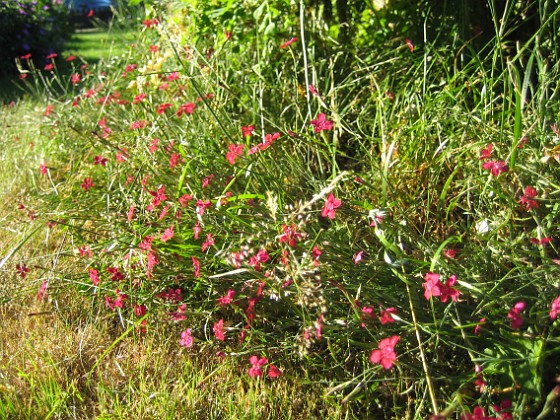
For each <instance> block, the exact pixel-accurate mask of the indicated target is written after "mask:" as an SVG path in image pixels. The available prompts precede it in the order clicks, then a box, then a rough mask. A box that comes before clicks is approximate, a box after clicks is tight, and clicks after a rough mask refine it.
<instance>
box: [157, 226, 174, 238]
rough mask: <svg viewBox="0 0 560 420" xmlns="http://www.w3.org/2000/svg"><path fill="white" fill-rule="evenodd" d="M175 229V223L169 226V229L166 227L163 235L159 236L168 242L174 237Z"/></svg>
mask: <svg viewBox="0 0 560 420" xmlns="http://www.w3.org/2000/svg"><path fill="white" fill-rule="evenodd" d="M173 229H175V225H172V226H171V227H168V228H167V229H165V230H164V231H163V234H162V235H161V237H160V238H159V240H160V241H161V242H167V241H168V240H170V239H171V238H173V235H174V234H175V233H174V232H173Z"/></svg>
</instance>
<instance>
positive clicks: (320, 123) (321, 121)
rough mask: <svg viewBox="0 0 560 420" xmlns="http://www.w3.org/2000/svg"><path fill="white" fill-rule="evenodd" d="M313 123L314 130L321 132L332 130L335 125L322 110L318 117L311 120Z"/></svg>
mask: <svg viewBox="0 0 560 420" xmlns="http://www.w3.org/2000/svg"><path fill="white" fill-rule="evenodd" d="M311 125H313V131H315V132H316V133H320V132H321V131H323V130H326V131H328V130H331V129H332V127H333V122H332V121H329V120H327V117H326V115H325V114H323V113H322V112H321V113H320V114H319V115H318V116H317V119H315V120H311Z"/></svg>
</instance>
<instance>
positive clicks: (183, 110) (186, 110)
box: [177, 102, 196, 117]
mask: <svg viewBox="0 0 560 420" xmlns="http://www.w3.org/2000/svg"><path fill="white" fill-rule="evenodd" d="M195 108H196V105H195V104H194V103H193V102H189V103H188V104H182V105H180V106H179V109H178V110H177V116H178V117H181V116H182V115H183V114H187V115H191V114H192V113H193V112H194V109H195Z"/></svg>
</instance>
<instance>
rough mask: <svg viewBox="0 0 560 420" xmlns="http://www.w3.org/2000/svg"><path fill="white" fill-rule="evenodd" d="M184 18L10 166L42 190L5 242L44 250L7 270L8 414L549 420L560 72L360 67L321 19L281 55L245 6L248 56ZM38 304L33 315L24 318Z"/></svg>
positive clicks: (432, 59)
mask: <svg viewBox="0 0 560 420" xmlns="http://www.w3.org/2000/svg"><path fill="white" fill-rule="evenodd" d="M174 6H175V7H174V8H172V9H171V10H172V12H168V13H169V17H168V19H167V20H166V21H163V20H162V19H161V17H162V16H164V12H163V11H160V10H158V9H155V8H154V9H149V10H148V15H147V20H146V21H145V24H144V28H143V29H142V37H139V39H138V42H136V43H135V45H134V46H131V48H130V50H129V51H127V52H126V53H125V54H121V55H120V56H116V57H114V58H112V59H110V60H109V61H107V62H105V63H104V64H103V65H100V66H99V67H98V68H96V69H89V68H88V69H80V68H79V67H78V66H76V67H75V68H74V70H73V72H72V75H73V76H74V78H73V79H72V78H70V76H68V77H66V78H60V79H58V80H56V83H57V84H59V85H60V86H64V91H65V92H66V93H65V94H64V95H60V94H59V93H56V92H54V93H53V91H52V90H51V91H50V92H51V93H50V94H51V97H50V100H49V103H48V104H45V107H46V106H47V105H50V106H51V108H49V111H48V112H47V114H48V115H44V116H43V117H42V122H41V125H40V127H41V129H40V133H39V137H38V138H37V140H36V147H35V148H34V149H32V151H31V152H29V151H25V152H23V151H24V150H26V149H24V148H19V147H14V148H13V149H10V150H12V151H10V153H11V155H10V156H14V157H15V158H14V159H13V162H14V171H17V170H20V171H23V170H25V171H27V172H29V173H31V174H32V177H33V178H32V179H33V180H34V183H33V189H31V186H30V185H26V188H28V189H29V193H28V194H29V196H30V198H29V203H32V205H31V204H26V206H25V209H19V210H21V211H22V213H16V214H20V216H13V214H14V213H13V211H12V212H10V213H8V214H10V215H12V216H10V217H9V218H8V221H9V222H10V223H11V224H12V225H17V226H21V225H22V224H23V220H24V219H25V218H26V217H27V218H28V219H29V211H31V210H33V211H34V215H35V214H36V216H37V218H36V219H34V220H30V221H29V227H28V228H27V230H26V232H28V234H30V233H29V232H33V234H34V235H36V236H37V237H38V238H40V239H41V242H40V244H41V247H38V246H37V244H38V243H37V242H36V243H35V244H36V245H34V246H33V247H31V248H30V247H28V246H27V245H26V244H23V242H22V241H23V239H25V238H26V236H25V234H23V235H22V236H20V237H19V239H18V241H19V242H17V243H22V246H18V245H17V244H16V245H15V246H14V245H12V246H11V248H10V249H13V250H14V252H13V253H12V254H10V255H9V258H6V259H4V260H3V261H4V262H3V267H2V270H3V275H5V276H6V279H8V281H6V282H5V283H6V284H11V285H13V286H11V288H10V289H6V290H8V291H9V293H5V295H4V300H5V301H9V303H7V304H5V305H4V307H3V308H2V310H3V311H4V312H5V314H6V317H5V318H4V319H7V320H8V321H5V322H6V323H7V324H10V323H11V324H10V325H11V326H10V325H8V328H7V329H6V331H12V332H13V333H12V334H13V336H11V337H6V338H7V341H6V343H8V344H6V345H5V346H7V347H6V350H4V349H3V354H4V355H7V354H19V355H22V360H26V361H27V360H29V361H33V362H32V363H31V364H30V365H29V366H28V367H27V368H24V367H23V366H22V365H19V364H17V363H16V364H10V363H9V361H8V359H7V357H6V356H3V358H2V365H1V366H3V369H6V370H7V372H8V373H7V374H6V378H8V379H7V380H6V382H5V385H4V384H3V386H4V387H5V391H6V392H5V394H4V395H5V396H2V397H0V402H1V403H0V407H1V408H0V409H1V410H3V413H6V415H7V416H17V414H18V413H27V414H26V415H28V416H31V417H32V416H48V415H61V416H70V415H75V416H78V417H80V416H87V415H88V413H91V410H94V411H95V413H96V415H98V416H104V415H112V416H115V417H130V416H137V415H141V413H149V414H147V415H150V416H156V415H157V416H159V415H162V414H165V415H166V416H169V417H188V416H191V415H192V414H190V413H195V412H196V413H197V416H200V415H202V416H203V417H210V418H218V417H224V416H225V417H232V418H236V417H240V418H245V417H265V416H267V417H270V416H272V417H276V416H285V417H289V418H291V417H294V418H304V417H306V418H308V417H315V416H321V417H343V416H345V417H363V416H369V417H374V418H391V417H395V418H423V417H425V416H427V415H438V416H440V417H438V418H442V417H460V416H463V417H464V418H470V417H469V416H470V415H471V413H475V414H476V413H478V414H480V410H482V409H483V410H484V411H485V412H486V413H488V414H489V415H493V416H498V415H500V416H502V417H501V418H507V416H508V415H510V416H513V417H514V418H521V417H523V416H526V417H528V418H536V417H537V416H539V413H540V415H542V416H544V415H545V414H546V413H547V412H550V413H554V412H555V411H554V410H557V407H556V406H555V405H554V404H555V397H554V395H556V394H554V392H555V390H556V389H557V388H556V386H557V384H556V382H555V374H556V372H557V370H558V359H557V357H558V356H557V347H558V346H557V343H558V335H557V330H556V327H557V322H558V321H556V320H555V313H554V311H551V309H554V307H551V305H552V301H553V300H554V299H555V298H556V296H557V295H558V290H557V287H558V285H557V282H556V278H555V273H556V271H557V264H558V256H557V246H558V244H557V238H556V236H557V228H558V220H557V217H558V215H557V211H556V210H557V209H556V207H557V206H556V204H555V200H554V197H555V195H556V193H557V191H558V183H557V181H556V176H555V175H556V171H557V163H558V162H557V161H556V156H557V155H556V153H557V152H556V150H555V149H554V147H555V144H556V142H557V141H558V139H557V136H558V133H557V131H558V130H557V128H556V127H555V126H554V124H555V118H556V115H557V112H558V109H557V108H555V105H554V104H551V103H550V102H549V101H548V100H549V99H550V98H551V97H554V96H555V95H556V91H555V89H556V87H555V86H556V78H557V72H556V68H555V67H553V68H551V71H550V72H549V73H548V74H547V76H546V77H543V76H542V75H539V77H541V78H542V80H541V82H542V83H539V84H533V85H532V84H531V81H530V78H529V76H527V75H528V74H529V73H530V72H531V70H532V69H542V68H543V66H545V65H546V64H544V61H543V58H542V57H540V56H539V49H538V47H539V46H538V45H537V44H536V43H529V44H527V46H526V47H525V50H526V51H528V52H527V54H528V55H529V57H530V58H529V59H528V60H526V59H525V56H523V59H522V55H521V54H520V55H518V56H513V57H509V58H507V57H506V56H505V55H502V54H504V53H503V52H502V51H501V44H500V39H499V38H497V39H496V40H495V43H493V44H492V52H491V54H489V55H485V54H482V53H480V54H479V53H477V52H476V51H474V50H471V49H469V48H470V47H468V46H465V47H461V51H465V49H466V53H465V55H464V58H463V62H462V63H461V66H458V65H457V61H456V60H455V57H456V56H457V54H458V51H456V50H454V49H453V47H450V46H447V47H441V46H438V45H436V44H431V43H429V42H425V43H422V42H421V40H410V41H409V42H408V45H407V43H406V42H405V41H404V39H401V38H396V39H388V40H387V41H386V44H384V45H380V46H378V47H377V48H376V49H375V50H374V51H356V52H352V53H349V52H348V51H344V50H342V49H340V48H339V46H337V45H335V44H329V43H328V36H327V33H326V32H325V31H326V30H327V29H326V28H324V27H323V25H322V24H321V23H320V21H319V20H315V19H310V18H309V19H308V20H302V21H301V22H302V23H303V24H304V27H303V28H299V29H298V31H297V33H296V32H283V31H286V30H287V29H285V28H281V27H278V28H276V30H277V31H279V32H277V33H274V32H266V33H263V32H262V31H259V27H262V26H263V23H262V22H269V21H268V20H267V19H269V20H270V17H268V18H267V17H266V14H263V13H264V12H262V11H261V12H256V11H255V10H253V9H254V8H253V9H251V7H252V6H248V5H245V6H244V7H245V8H246V9H243V10H242V11H239V12H237V13H238V15H239V16H243V18H244V19H247V20H246V21H245V23H246V25H244V26H243V29H239V31H240V33H239V34H236V32H233V36H232V37H230V36H229V34H227V33H215V34H214V36H207V35H206V36H205V34H207V29H208V28H204V27H201V26H200V25H202V23H200V22H201V21H195V22H196V25H192V22H193V20H192V19H194V17H193V16H194V15H193V14H192V11H191V12H189V13H186V10H187V9H186V8H184V7H180V5H179V4H178V3H177V4H174ZM286 7H287V6H286ZM299 7H301V6H299ZM299 7H296V6H293V8H292V9H289V8H288V11H289V12H290V13H292V14H293V15H295V16H297V14H299V13H302V14H305V13H306V11H305V10H304V9H300V8H299ZM273 12H274V10H273V9H271V11H270V13H271V14H272V13H273ZM248 16H249V17H251V18H249V17H248ZM271 16H272V15H271ZM250 19H253V20H250ZM197 25H199V26H197ZM186 28H188V31H190V32H186V31H187V29H186ZM302 34H303V36H302ZM293 37H297V38H299V39H298V40H292V42H291V43H288V44H289V45H282V47H280V46H281V44H283V43H285V41H287V40H289V39H291V38H293ZM450 45H451V44H450ZM466 45H468V44H466ZM531 57H532V58H531ZM502 58H504V61H503V65H502V66H500V65H498V61H500V62H502V61H501V60H502ZM78 75H79V77H78ZM43 77H44V76H43ZM48 84H49V83H47V85H48ZM310 85H313V86H310ZM529 90H530V91H531V95H528V94H527V93H528V91H529ZM78 98H79V99H78ZM45 109H46V108H45ZM543 110H546V112H542V111H543ZM6 111H7V112H8V113H9V112H11V111H9V110H6ZM41 112H42V113H44V110H43V109H41ZM249 126H253V127H249ZM276 133H278V134H276ZM490 145H492V146H490ZM22 153H27V154H30V155H29V156H27V158H25V157H24V156H23V155H22ZM41 165H42V166H41ZM14 179H18V180H19V178H18V177H17V176H16V177H14ZM32 191H33V193H32ZM37 227H39V229H38V230H37V231H35V229H37ZM18 267H19V268H18ZM25 267H28V268H30V271H29V272H26V271H25ZM18 275H19V276H20V277H22V279H20V280H19V281H17V280H16V277H17V276H18ZM30 286H32V287H33V288H34V289H35V290H36V289H39V293H40V297H41V299H40V301H37V300H36V299H33V298H32V297H27V298H23V301H22V300H21V299H16V294H17V292H16V291H14V289H15V290H25V289H27V288H28V287H30ZM27 296H29V295H27ZM47 296H48V297H47ZM26 305H27V306H28V307H29V308H30V309H29V310H28V311H27V312H28V313H27V314H25V313H24V312H23V313H22V310H23V309H22V308H25V307H26ZM18 314H19V315H18ZM17 319H19V321H16V320H17ZM47 320H48V322H47ZM14 323H16V324H17V323H19V325H20V326H21V327H20V329H14V327H13V325H14ZM51 323H52V326H51V327H46V326H45V324H51ZM16 331H17V332H16ZM47 332H48V334H47ZM50 334H54V335H56V336H57V337H58V336H65V337H66V340H65V341H64V342H63V344H61V346H60V349H59V350H57V352H54V351H53V349H52V348H51V344H50V342H49V341H48V335H50ZM20 337H27V340H29V343H30V345H29V346H27V345H21V346H14V343H17V342H19V341H21V338H20ZM8 346H9V347H8ZM76 346H77V347H78V348H79V351H78V352H77V353H72V352H71V350H70V349H71V348H76ZM64 355H67V356H66V357H65V356H64ZM265 359H266V360H265ZM259 360H260V362H259ZM39 372H48V373H45V374H43V375H40V374H39ZM260 374H262V377H261V376H260ZM278 375H280V376H278ZM201 393H203V394H204V395H208V393H209V394H210V395H211V396H212V398H211V399H210V400H208V399H206V400H203V399H201V395H202V394H201ZM301 395H304V396H305V397H302V396H301ZM308 396H311V397H308ZM313 396H314V397H313ZM547 396H548V398H547ZM323 397H324V398H323ZM509 402H511V407H509V406H508V404H509ZM496 407H497V408H496ZM500 407H501V408H500ZM499 412H500V413H499ZM193 416H194V415H193Z"/></svg>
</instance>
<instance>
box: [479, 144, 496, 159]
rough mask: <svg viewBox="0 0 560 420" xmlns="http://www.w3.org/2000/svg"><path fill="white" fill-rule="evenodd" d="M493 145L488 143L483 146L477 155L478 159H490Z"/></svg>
mask: <svg viewBox="0 0 560 420" xmlns="http://www.w3.org/2000/svg"><path fill="white" fill-rule="evenodd" d="M493 148H494V145H493V144H492V143H489V144H488V145H487V146H486V147H485V148H483V149H482V150H481V151H480V156H479V157H478V159H479V160H485V159H490V158H491V157H492V149H493Z"/></svg>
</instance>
